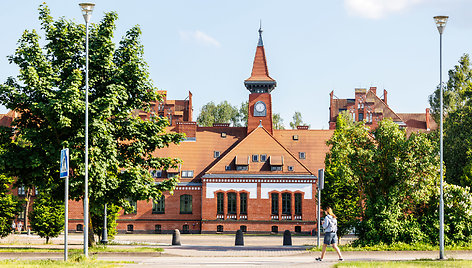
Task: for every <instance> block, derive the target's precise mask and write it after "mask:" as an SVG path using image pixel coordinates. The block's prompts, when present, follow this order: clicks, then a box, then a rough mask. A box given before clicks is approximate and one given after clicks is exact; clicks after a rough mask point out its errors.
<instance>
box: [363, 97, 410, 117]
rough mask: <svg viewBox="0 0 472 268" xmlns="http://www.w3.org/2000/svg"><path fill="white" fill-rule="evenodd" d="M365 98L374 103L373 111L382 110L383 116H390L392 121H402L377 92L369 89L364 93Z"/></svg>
mask: <svg viewBox="0 0 472 268" xmlns="http://www.w3.org/2000/svg"><path fill="white" fill-rule="evenodd" d="M366 99H367V100H368V101H372V102H373V103H374V112H377V111H379V110H382V113H383V117H384V118H385V117H387V118H392V120H393V122H403V120H402V118H401V117H400V116H398V115H397V114H396V113H395V112H394V111H393V110H392V109H391V108H390V107H389V106H388V105H387V104H386V103H385V102H384V101H383V100H382V99H381V98H379V96H377V94H375V93H374V92H373V91H372V90H369V91H368V92H367V94H366Z"/></svg>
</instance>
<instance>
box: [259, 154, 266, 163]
mask: <svg viewBox="0 0 472 268" xmlns="http://www.w3.org/2000/svg"><path fill="white" fill-rule="evenodd" d="M259 159H260V161H261V162H265V161H267V155H266V154H261V155H260V158H259Z"/></svg>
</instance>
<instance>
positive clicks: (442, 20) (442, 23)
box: [434, 16, 449, 260]
mask: <svg viewBox="0 0 472 268" xmlns="http://www.w3.org/2000/svg"><path fill="white" fill-rule="evenodd" d="M448 18H449V17H448V16H436V17H434V21H435V22H436V26H437V27H438V31H439V92H440V94H439V96H440V102H441V111H440V113H441V119H440V120H441V122H440V133H441V137H440V145H439V147H440V149H439V150H440V152H439V154H440V163H439V165H440V174H441V175H440V176H441V184H440V187H441V190H440V198H439V259H441V260H442V259H444V199H443V195H444V193H443V87H442V34H443V32H444V28H445V27H446V23H447V19H448Z"/></svg>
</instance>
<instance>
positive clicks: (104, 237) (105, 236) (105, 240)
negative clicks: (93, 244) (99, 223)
mask: <svg viewBox="0 0 472 268" xmlns="http://www.w3.org/2000/svg"><path fill="white" fill-rule="evenodd" d="M100 242H101V243H102V244H104V245H105V244H108V232H107V204H106V203H105V207H104V209H103V231H102V240H101V241H100Z"/></svg>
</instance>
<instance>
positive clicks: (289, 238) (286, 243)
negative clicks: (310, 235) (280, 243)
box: [284, 230, 292, 246]
mask: <svg viewBox="0 0 472 268" xmlns="http://www.w3.org/2000/svg"><path fill="white" fill-rule="evenodd" d="M291 245H292V234H291V233H290V231H289V230H285V232H284V246H291Z"/></svg>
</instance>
